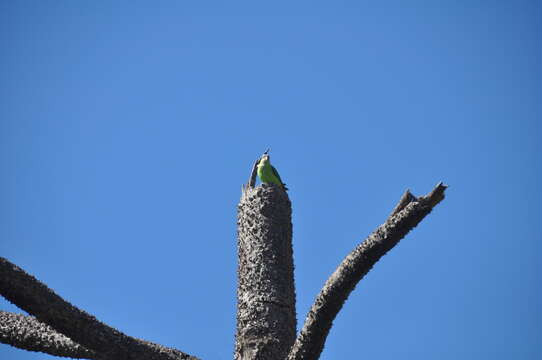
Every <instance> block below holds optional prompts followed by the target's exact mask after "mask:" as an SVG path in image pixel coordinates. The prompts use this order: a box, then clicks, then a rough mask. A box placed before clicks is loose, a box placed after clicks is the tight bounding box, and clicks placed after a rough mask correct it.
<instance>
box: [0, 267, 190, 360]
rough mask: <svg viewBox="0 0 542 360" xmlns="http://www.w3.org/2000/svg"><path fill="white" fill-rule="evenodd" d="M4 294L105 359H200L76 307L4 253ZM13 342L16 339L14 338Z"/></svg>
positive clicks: (0, 290)
mask: <svg viewBox="0 0 542 360" xmlns="http://www.w3.org/2000/svg"><path fill="white" fill-rule="evenodd" d="M0 294H2V295H3V296H4V297H5V298H6V299H7V300H8V301H10V302H12V303H13V304H15V305H16V306H18V307H19V308H21V309H23V310H24V311H26V312H28V313H29V314H31V315H34V316H35V317H36V319H37V320H38V321H40V322H43V323H45V324H47V325H49V326H50V327H51V328H53V329H54V330H55V331H57V332H58V333H61V334H63V335H65V336H66V337H68V338H70V339H72V340H73V341H74V342H76V343H78V344H80V345H81V346H83V347H85V348H86V349H88V350H90V351H93V352H95V353H96V354H98V355H99V357H100V358H102V359H111V360H113V359H114V360H123V359H130V360H135V359H142V360H143V359H146V360H179V359H183V360H184V359H196V358H194V357H192V356H190V355H187V354H184V353H182V352H180V351H179V350H176V349H171V348H166V347H163V346H161V345H158V344H153V343H150V342H146V341H143V340H139V339H136V338H133V337H130V336H128V335H125V334H123V333H122V332H120V331H118V330H116V329H114V328H112V327H110V326H108V325H106V324H104V323H102V322H100V321H98V320H97V319H96V318H95V317H94V316H92V315H90V314H88V313H86V312H84V311H82V310H80V309H78V308H76V307H75V306H73V305H72V304H70V303H69V302H67V301H65V300H64V299H62V298H61V297H60V296H58V295H57V294H56V293H55V292H54V291H52V290H51V289H49V288H48V287H47V286H45V285H44V284H43V283H41V282H40V281H38V280H37V279H36V278H34V277H33V276H32V275H29V274H27V273H26V272H25V271H24V270H23V269H21V268H19V267H18V266H17V265H15V264H13V263H11V262H9V261H8V260H7V259H5V258H2V257H0ZM12 340H13V341H11V342H10V343H15V340H14V339H12Z"/></svg>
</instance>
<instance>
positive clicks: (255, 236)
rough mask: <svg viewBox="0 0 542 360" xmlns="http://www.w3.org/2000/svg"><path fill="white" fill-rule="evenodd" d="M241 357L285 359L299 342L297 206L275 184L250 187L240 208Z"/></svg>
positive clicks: (239, 359) (245, 359)
mask: <svg viewBox="0 0 542 360" xmlns="http://www.w3.org/2000/svg"><path fill="white" fill-rule="evenodd" d="M237 229H238V254H239V268H238V279H239V284H238V289H237V334H236V346H235V359H236V360H249V359H262V360H263V359H269V360H271V359H273V360H276V359H285V358H286V356H287V355H288V352H289V350H290V348H291V346H292V344H293V342H294V340H295V332H296V315H295V289H294V273H293V271H294V265H293V255H292V223H291V204H290V200H289V199H288V195H287V194H286V192H285V191H283V190H282V189H280V188H279V187H276V186H274V185H268V184H263V185H262V186H259V187H257V188H252V187H251V186H247V187H245V188H244V191H243V195H242V197H241V201H240V203H239V206H238V223H237Z"/></svg>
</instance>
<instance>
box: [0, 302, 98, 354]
mask: <svg viewBox="0 0 542 360" xmlns="http://www.w3.org/2000/svg"><path fill="white" fill-rule="evenodd" d="M0 342H2V343H4V344H9V345H12V346H15V347H17V348H19V349H24V350H30V351H40V352H44V353H47V354H49V355H56V356H63V357H70V358H76V359H98V357H97V355H96V354H95V353H93V352H92V351H89V350H87V349H85V348H84V347H82V346H81V345H79V344H77V343H76V342H74V341H72V340H71V339H70V338H68V337H66V336H64V335H62V334H60V333H58V332H56V331H55V330H54V329H53V328H51V327H50V326H48V325H45V324H44V323H42V322H39V321H38V320H37V319H36V318H35V317H33V316H25V315H22V314H14V313H10V312H6V311H0Z"/></svg>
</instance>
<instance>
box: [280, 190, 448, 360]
mask: <svg viewBox="0 0 542 360" xmlns="http://www.w3.org/2000/svg"><path fill="white" fill-rule="evenodd" d="M446 188H447V186H446V185H444V184H443V183H439V184H437V186H436V187H435V188H434V189H433V190H432V191H431V192H430V193H429V194H427V195H426V196H422V197H420V198H416V197H415V196H414V195H412V194H411V193H410V192H409V191H408V190H407V191H406V192H405V193H404V195H403V196H402V197H401V200H400V201H399V203H398V204H397V206H396V207H395V209H394V210H393V211H392V213H391V215H390V216H389V217H388V219H387V220H386V222H385V223H384V224H382V225H380V226H379V227H378V228H377V229H376V230H375V231H374V232H373V233H372V234H371V235H369V237H368V238H367V239H366V240H365V241H364V242H362V243H361V244H359V245H358V246H357V247H356V248H355V249H354V250H353V251H352V252H351V253H350V254H348V255H347V256H346V258H345V259H344V260H343V261H342V262H341V264H340V265H339V267H338V268H337V269H336V270H335V272H334V273H333V274H332V275H331V276H330V277H329V279H328V280H327V282H326V283H325V285H324V287H323V288H322V290H321V291H320V294H319V295H318V297H317V298H316V301H315V302H314V304H313V305H312V307H311V309H310V311H309V313H308V314H307V318H306V320H305V324H304V326H303V329H302V330H301V332H300V333H299V335H298V337H297V339H296V341H295V344H294V345H293V346H292V349H291V350H290V353H289V355H288V359H289V360H294V359H295V360H316V359H318V358H319V357H320V353H321V352H322V350H323V348H324V343H325V340H326V338H327V335H328V333H329V330H330V329H331V325H332V323H333V320H334V319H335V317H336V316H337V314H338V312H339V311H340V310H341V308H342V306H343V304H344V302H345V301H346V299H347V298H348V296H349V295H350V293H351V292H352V290H354V287H355V286H356V284H357V283H358V282H359V281H360V280H361V279H362V278H363V277H364V276H365V274H367V273H368V272H369V270H371V268H372V267H373V265H374V264H375V263H376V262H377V261H378V260H379V259H380V258H381V257H382V256H383V255H384V254H386V253H387V252H388V251H389V250H390V249H391V248H393V247H394V246H395V245H396V244H397V243H398V242H399V241H400V240H401V239H402V238H403V237H404V236H405V235H406V234H407V233H408V232H409V231H410V230H412V229H413V228H414V227H416V225H418V223H419V222H420V221H422V219H423V218H424V217H425V216H426V215H427V214H429V213H430V212H431V210H432V209H433V207H434V206H436V205H437V204H438V203H439V202H440V201H442V200H443V199H444V191H445V190H446Z"/></svg>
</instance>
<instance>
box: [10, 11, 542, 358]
mask: <svg viewBox="0 0 542 360" xmlns="http://www.w3.org/2000/svg"><path fill="white" fill-rule="evenodd" d="M258 3H259V4H255V3H254V2H248V1H247V2H245V1H243V2H207V1H158V2H154V1H115V2H110V1H3V2H1V3H0V30H1V31H0V41H1V49H2V55H1V66H0V74H1V82H0V83H1V85H0V173H1V174H2V176H1V187H0V191H1V193H0V197H1V198H2V204H1V207H0V239H1V241H0V254H1V256H5V257H7V258H8V259H10V260H11V261H13V262H15V263H16V264H18V265H19V266H21V267H23V268H24V269H26V270H27V271H28V272H30V273H31V274H33V275H35V276H36V277H37V278H39V279H40V280H42V281H44V282H45V283H46V284H48V285H49V286H50V287H51V288H53V289H54V290H55V291H57V292H58V294H60V295H61V296H63V297H64V298H65V299H67V300H68V301H70V302H72V303H73V304H74V305H76V306H78V307H80V308H82V309H85V310H86V311H88V312H90V313H92V314H94V315H95V316H96V317H98V318H99V319H100V320H102V321H104V322H106V323H108V324H110V325H112V326H114V327H117V328H119V329H120V330H122V331H124V332H126V333H127V334H129V335H132V336H136V337H141V338H144V339H147V340H151V341H155V342H159V343H162V344H164V345H168V346H174V347H177V348H179V349H181V350H183V351H186V352H189V353H191V354H194V355H197V356H200V357H202V358H203V359H217V360H218V359H220V360H222V359H231V358H232V352H233V341H234V329H235V291H236V256H237V255H236V234H235V232H236V229H235V218H236V204H237V202H238V199H239V196H240V188H241V184H242V183H243V182H245V181H246V179H247V177H248V175H249V172H250V167H251V165H252V162H253V161H254V159H255V158H257V157H258V156H259V155H260V154H261V153H262V152H263V151H264V150H265V149H266V148H267V147H271V149H272V150H271V155H272V161H273V162H274V164H275V165H276V167H277V168H278V169H279V170H280V172H281V175H282V178H283V179H284V180H285V182H286V183H287V184H288V185H289V187H290V197H291V200H292V203H293V223H294V251H295V264H296V273H295V275H296V285H297V295H298V302H297V305H298V319H299V325H298V327H299V326H301V324H302V322H303V320H304V318H305V314H306V312H307V310H308V308H309V306H310V305H311V303H312V301H313V299H314V297H315V295H316V294H317V293H318V291H319V289H320V288H321V286H322V284H323V283H324V281H325V280H326V279H327V277H328V276H329V274H330V273H331V272H332V271H333V270H334V269H335V267H336V266H337V264H338V263H339V261H340V260H341V259H342V258H343V257H344V256H345V255H346V254H347V253H348V252H349V251H350V250H351V249H352V248H353V247H354V246H355V245H356V244H357V243H358V242H359V241H361V240H362V239H363V238H365V237H366V236H367V235H368V234H369V233H370V232H371V231H372V230H374V229H375V228H376V227H377V226H378V225H379V224H381V223H382V222H383V221H384V219H385V218H386V216H387V215H388V213H389V212H390V210H391V209H392V208H393V206H394V205H395V203H396V201H397V200H398V199H399V197H400V196H401V194H402V193H403V191H404V190H405V189H406V188H410V189H411V190H412V191H413V192H414V193H415V194H422V193H425V192H427V191H429V190H430V189H431V188H432V187H433V186H434V185H435V184H436V183H437V182H438V181H440V180H442V181H444V182H445V183H447V184H449V185H450V188H449V190H448V192H447V194H448V198H447V199H446V200H445V201H444V202H443V203H442V204H441V205H439V206H438V208H437V209H435V211H434V212H433V213H432V214H431V215H430V216H429V217H428V218H426V220H425V221H424V222H423V223H422V224H421V225H420V226H419V227H418V228H416V229H415V230H414V231H413V232H411V233H410V234H409V235H408V236H407V237H406V238H405V239H404V240H403V241H402V242H401V243H400V244H399V245H398V246H397V247H396V248H395V249H393V251H392V252H391V253H390V254H388V255H387V256H385V257H384V258H383V259H382V260H381V261H380V262H379V263H378V264H377V266H376V267H375V268H374V269H373V271H372V272H371V273H370V274H369V275H368V276H367V277H366V278H365V279H364V280H363V281H362V282H361V283H360V284H359V286H358V287H357V288H356V290H355V292H354V293H353V294H352V296H351V297H350V299H349V300H348V302H347V303H346V305H345V307H344V308H343V310H342V312H341V313H340V315H339V316H338V318H337V319H336V321H335V324H334V327H333V329H332V331H331V334H330V336H329V338H328V341H327V343H326V347H325V349H324V352H323V354H322V357H321V359H324V360H334V359H374V360H376V359H378V360H380V359H382V360H384V359H394V360H395V359H414V358H416V359H441V360H447V359H454V360H456V359H477V360H478V359H540V358H542V350H541V347H540V338H541V334H542V329H541V325H540V324H541V323H542V311H541V310H540V304H541V303H542V293H541V290H542V289H541V281H540V267H541V265H542V264H541V257H540V252H541V251H542V246H541V244H540V241H541V236H540V232H539V231H535V222H536V221H539V219H538V218H539V216H538V213H539V212H540V210H539V206H540V203H541V201H542V198H541V192H540V189H539V188H538V186H539V184H538V181H537V180H540V178H541V176H540V173H541V161H540V153H541V150H542V146H541V143H542V141H541V125H540V121H541V114H542V111H541V87H540V82H541V80H542V76H541V66H540V63H541V61H542V57H541V49H540V42H539V41H540V34H541V30H542V22H541V19H542V17H541V14H542V6H541V5H540V3H539V2H537V1H434V2H425V1H418V2H416V1H411V2H404V1H396V2H388V1H379V2H376V1H375V2H358V1H336V2H326V3H323V2H315V1H296V2H273V3H272V4H267V3H266V4H265V5H263V4H261V2H258ZM407 3H408V5H407ZM0 308H1V309H3V310H8V311H17V310H18V309H16V308H15V307H14V306H12V305H10V304H8V303H7V302H6V301H4V300H3V299H2V301H0ZM0 358H1V359H15V360H22V359H30V360H34V359H49V358H52V357H49V356H47V355H41V354H37V353H31V352H26V351H22V350H17V349H14V348H11V347H9V346H7V345H0Z"/></svg>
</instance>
